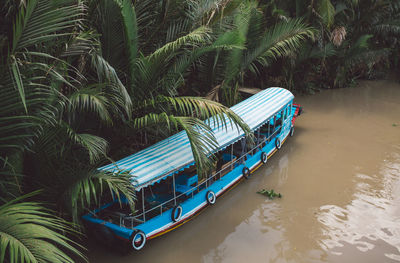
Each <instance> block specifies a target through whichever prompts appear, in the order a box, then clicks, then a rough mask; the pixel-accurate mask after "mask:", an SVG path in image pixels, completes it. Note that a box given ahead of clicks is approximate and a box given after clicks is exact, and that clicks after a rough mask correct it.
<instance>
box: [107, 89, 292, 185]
mask: <svg viewBox="0 0 400 263" xmlns="http://www.w3.org/2000/svg"><path fill="white" fill-rule="evenodd" d="M293 98H294V96H293V94H292V93H291V92H290V91H288V90H285V89H282V88H269V89H266V90H263V91H261V92H259V93H257V94H256V95H253V96H252V97H250V98H248V99H246V100H244V101H242V102H240V103H239V104H236V105H235V106H233V107H232V108H231V110H232V111H233V112H235V113H236V114H237V115H239V116H240V117H241V118H242V120H243V121H244V122H245V123H246V124H247V125H248V126H249V127H250V129H251V130H254V129H256V128H258V127H260V126H261V125H262V124H264V123H265V122H266V121H267V120H268V119H269V118H270V117H271V116H273V114H274V113H275V112H277V111H278V110H279V109H281V108H282V107H283V106H285V105H286V104H287V103H289V102H290V101H291V100H292V99H293ZM206 123H207V124H209V125H210V127H211V128H212V130H213V132H214V136H215V138H216V140H217V142H218V145H219V147H218V150H222V149H224V148H226V147H227V146H229V145H230V144H232V143H233V142H235V141H237V140H240V139H241V138H243V136H244V132H243V131H242V130H241V129H240V128H238V127H237V126H236V125H232V123H231V121H230V120H228V119H227V121H226V126H222V125H221V123H219V124H220V125H219V126H217V123H215V122H214V121H213V120H212V119H209V120H206ZM193 164H194V158H193V154H192V150H191V147H190V143H189V139H188V137H187V135H186V132H185V131H182V132H179V133H177V134H175V135H173V136H171V137H169V138H167V139H165V140H162V141H160V142H158V143H156V144H154V145H152V146H150V147H148V148H146V149H144V150H141V151H139V152H137V153H134V154H132V155H130V156H128V157H125V158H124V159H121V160H119V161H117V162H115V163H111V164H109V165H106V166H103V167H101V168H99V170H103V171H110V172H115V171H121V170H122V171H128V172H129V173H130V174H132V176H133V181H132V182H133V184H134V185H135V188H136V189H137V190H139V189H140V188H142V187H145V186H147V185H150V184H153V183H154V182H157V181H159V180H160V179H162V178H163V177H166V176H168V175H172V174H173V173H175V172H178V171H181V170H183V169H185V168H187V167H189V166H191V165H193Z"/></svg>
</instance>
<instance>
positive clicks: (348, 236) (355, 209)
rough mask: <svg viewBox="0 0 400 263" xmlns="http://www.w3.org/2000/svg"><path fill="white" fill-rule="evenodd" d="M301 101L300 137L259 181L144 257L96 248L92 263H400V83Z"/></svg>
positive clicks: (370, 84)
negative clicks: (271, 195) (269, 192)
mask: <svg viewBox="0 0 400 263" xmlns="http://www.w3.org/2000/svg"><path fill="white" fill-rule="evenodd" d="M295 102H297V103H300V104H302V106H303V107H304V112H303V114H302V115H301V116H300V117H299V118H298V120H297V122H296V128H295V135H294V137H291V138H289V139H288V140H287V141H286V143H285V144H284V145H283V146H282V149H281V150H280V151H279V152H277V153H276V154H275V155H274V156H273V157H272V158H271V159H270V160H269V161H268V163H267V165H264V166H262V167H261V168H259V169H258V170H257V171H256V172H255V173H253V174H252V176H251V179H249V180H246V181H243V182H242V183H240V184H239V185H238V186H237V187H235V188H234V189H232V190H231V191H229V192H228V193H226V194H225V195H224V196H223V197H222V198H219V199H218V200H217V202H216V204H215V205H214V206H213V207H210V208H208V209H206V210H204V212H202V213H201V214H200V215H199V216H197V217H196V218H195V219H193V220H191V221H190V222H188V223H186V224H185V225H183V226H182V227H180V228H178V229H177V230H174V231H172V232H170V233H168V234H166V235H164V236H161V237H159V238H156V239H153V240H150V241H148V243H147V244H146V246H145V248H144V249H143V250H141V251H139V252H134V251H133V252H131V253H129V254H127V255H124V256H121V255H120V254H116V253H113V252H111V251H109V250H107V249H104V248H103V247H101V246H98V245H96V244H92V243H90V244H89V260H90V262H99V263H101V262H121V263H128V262H141V263H147V262H151V263H157V262H174V263H180V262H207V263H208V262H216V263H217V262H218V263H219V262H224V263H225V262H229V263H231V262H233V263H235V262H246V263H252V262H267V263H272V262H274V263H278V262H296V263H298V262H307V263H308V262H338V263H339V262H340V263H346V262H349V263H350V262H363V263H368V262H371V263H372V262H374V263H375V262H379V263H380V262H400V84H398V83H395V82H393V81H388V80H383V81H362V82H360V84H359V85H358V87H355V88H348V89H339V90H326V91H323V92H320V93H318V94H316V95H313V96H303V97H297V98H296V99H295ZM260 189H274V190H275V191H276V192H279V193H281V194H282V195H283V197H282V198H281V199H274V200H269V199H268V198H266V197H265V196H262V195H260V194H257V193H256V192H257V191H258V190H260Z"/></svg>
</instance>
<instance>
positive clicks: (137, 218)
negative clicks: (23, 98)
mask: <svg viewBox="0 0 400 263" xmlns="http://www.w3.org/2000/svg"><path fill="white" fill-rule="evenodd" d="M287 119H289V118H287ZM286 122H287V120H285V121H284V123H286ZM283 126H284V125H282V126H281V127H279V128H278V129H276V130H275V131H274V132H273V133H272V134H270V135H269V136H268V137H264V139H262V140H261V141H260V142H258V143H256V145H255V146H254V147H253V148H252V149H251V150H249V151H247V152H245V153H244V154H243V155H242V156H240V157H239V158H237V159H236V160H234V161H232V162H231V164H230V165H229V166H227V167H225V168H223V169H221V170H219V171H218V172H216V173H215V174H213V175H212V176H210V177H207V178H206V179H205V180H204V181H202V182H201V183H200V184H198V185H196V186H193V187H191V188H190V189H188V190H187V191H185V192H183V193H180V194H179V195H177V196H176V197H174V198H172V199H170V200H168V201H165V202H163V203H161V204H158V205H157V206H154V207H152V208H150V209H148V210H145V211H143V212H142V213H140V214H138V215H129V216H122V215H121V217H120V220H119V222H120V226H123V227H127V226H126V222H127V221H128V224H129V223H130V224H129V225H130V226H131V228H133V227H134V226H136V225H137V224H141V223H144V222H146V218H150V217H149V216H148V215H149V214H151V213H156V215H162V214H163V213H164V212H165V211H166V210H169V209H170V208H171V207H172V206H171V204H173V206H175V205H177V204H178V200H181V199H183V198H186V197H188V196H190V197H191V198H193V197H194V195H195V192H200V191H201V190H203V188H204V189H205V188H208V186H210V185H211V184H212V183H213V182H215V181H217V180H221V178H222V176H221V174H223V173H224V174H223V175H225V172H227V171H228V172H229V171H232V170H233V169H234V168H235V167H236V165H237V164H242V163H244V162H245V161H246V159H247V157H248V155H249V154H250V155H253V151H254V150H257V149H258V148H259V149H260V150H261V149H262V147H263V146H262V145H263V144H265V143H267V142H270V140H271V139H272V138H273V137H274V136H276V135H277V133H278V132H280V130H281V129H282V127H283ZM156 215H154V216H156ZM154 216H153V217H154ZM151 218H152V217H151Z"/></svg>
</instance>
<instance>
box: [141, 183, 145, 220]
mask: <svg viewBox="0 0 400 263" xmlns="http://www.w3.org/2000/svg"><path fill="white" fill-rule="evenodd" d="M142 209H143V221H144V222H146V210H145V208H144V187H143V188H142Z"/></svg>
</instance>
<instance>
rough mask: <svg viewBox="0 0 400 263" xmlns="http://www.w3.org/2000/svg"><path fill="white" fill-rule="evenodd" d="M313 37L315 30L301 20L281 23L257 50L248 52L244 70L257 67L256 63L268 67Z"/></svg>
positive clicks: (268, 33) (268, 34)
mask: <svg viewBox="0 0 400 263" xmlns="http://www.w3.org/2000/svg"><path fill="white" fill-rule="evenodd" d="M313 36H314V29H312V28H311V27H309V26H307V25H306V24H304V22H303V21H302V20H301V19H293V20H289V21H287V22H280V23H278V24H276V25H275V26H274V28H273V29H271V30H269V31H268V32H267V33H266V34H265V35H264V37H263V40H262V41H261V42H260V43H259V45H258V47H257V48H255V49H254V50H251V51H249V52H247V54H246V55H245V58H244V63H242V66H241V67H242V70H243V69H246V68H248V67H256V65H255V64H254V63H255V62H257V63H260V64H261V65H263V66H268V65H269V64H270V62H271V61H272V60H275V59H277V58H279V57H283V56H287V55H289V54H290V53H291V52H294V51H296V50H297V49H298V48H299V47H300V45H301V42H302V41H304V40H306V39H307V38H312V37H313Z"/></svg>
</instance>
